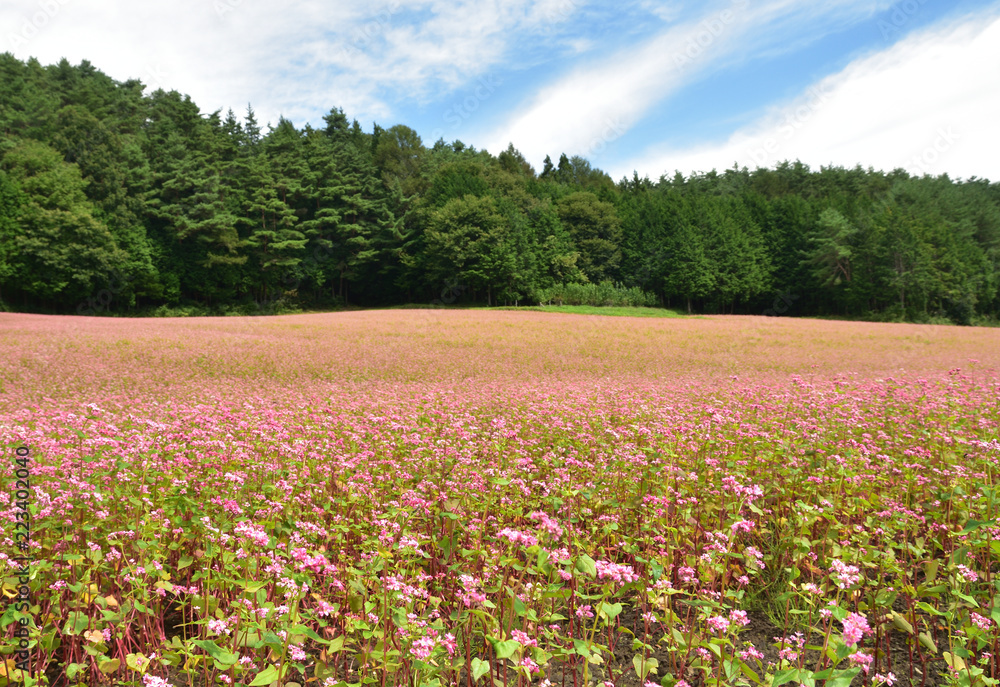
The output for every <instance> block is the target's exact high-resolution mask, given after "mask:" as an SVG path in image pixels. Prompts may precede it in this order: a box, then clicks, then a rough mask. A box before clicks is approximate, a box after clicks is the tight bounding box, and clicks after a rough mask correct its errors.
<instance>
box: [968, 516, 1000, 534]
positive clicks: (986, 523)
mask: <svg viewBox="0 0 1000 687" xmlns="http://www.w3.org/2000/svg"><path fill="white" fill-rule="evenodd" d="M996 523H997V521H996V520H982V521H980V520H972V519H970V520H969V521H968V522H967V523H965V529H963V530H962V531H961V532H959V534H968V533H969V532H973V531H975V530H978V529H979V528H980V527H990V526H992V525H995V524H996Z"/></svg>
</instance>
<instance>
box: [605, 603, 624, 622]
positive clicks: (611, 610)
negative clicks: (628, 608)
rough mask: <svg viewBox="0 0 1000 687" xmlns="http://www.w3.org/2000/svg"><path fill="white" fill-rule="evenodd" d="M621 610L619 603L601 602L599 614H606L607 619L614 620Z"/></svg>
mask: <svg viewBox="0 0 1000 687" xmlns="http://www.w3.org/2000/svg"><path fill="white" fill-rule="evenodd" d="M621 612H622V605H621V604H609V603H606V602H601V614H602V615H604V616H606V617H607V619H608V620H609V621H611V620H614V619H615V618H617V617H618V614H620V613H621Z"/></svg>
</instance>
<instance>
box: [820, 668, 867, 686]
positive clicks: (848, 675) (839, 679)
mask: <svg viewBox="0 0 1000 687" xmlns="http://www.w3.org/2000/svg"><path fill="white" fill-rule="evenodd" d="M860 672H861V666H858V667H857V668H848V669H847V670H842V671H840V672H837V673H834V674H833V677H831V678H830V679H829V680H827V681H826V687H850V684H851V681H852V680H854V676H856V675H857V674H858V673H860Z"/></svg>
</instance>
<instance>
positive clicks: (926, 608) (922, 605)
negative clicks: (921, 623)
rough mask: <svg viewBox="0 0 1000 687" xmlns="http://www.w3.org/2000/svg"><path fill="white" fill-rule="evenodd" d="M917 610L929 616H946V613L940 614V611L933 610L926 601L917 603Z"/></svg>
mask: <svg viewBox="0 0 1000 687" xmlns="http://www.w3.org/2000/svg"><path fill="white" fill-rule="evenodd" d="M917 608H919V609H920V610H921V611H924V612H925V613H930V614H931V615H947V613H942V612H941V611H939V610H938V609H936V608H934V607H933V606H931V605H930V604H929V603H927V602H926V601H918V602H917Z"/></svg>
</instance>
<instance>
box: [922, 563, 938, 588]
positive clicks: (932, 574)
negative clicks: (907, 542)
mask: <svg viewBox="0 0 1000 687" xmlns="http://www.w3.org/2000/svg"><path fill="white" fill-rule="evenodd" d="M940 567H941V561H938V560H931V561H924V583H925V584H934V580H935V579H937V574H938V568H940Z"/></svg>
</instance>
